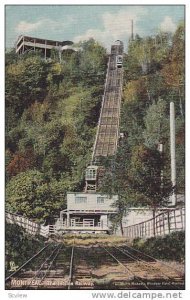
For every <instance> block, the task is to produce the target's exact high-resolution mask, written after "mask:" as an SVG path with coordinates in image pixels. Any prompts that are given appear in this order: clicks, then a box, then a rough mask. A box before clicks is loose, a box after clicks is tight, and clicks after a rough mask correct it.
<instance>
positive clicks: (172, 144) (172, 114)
mask: <svg viewBox="0 0 190 300" xmlns="http://www.w3.org/2000/svg"><path fill="white" fill-rule="evenodd" d="M170 154H171V182H172V187H173V192H172V197H171V198H172V204H173V205H175V206H176V204H177V197H176V155H175V107H174V103H173V102H170Z"/></svg>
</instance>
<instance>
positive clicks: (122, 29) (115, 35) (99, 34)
mask: <svg viewBox="0 0 190 300" xmlns="http://www.w3.org/2000/svg"><path fill="white" fill-rule="evenodd" d="M146 13H147V11H146V9H145V8H143V7H138V9H137V8H135V7H133V8H130V9H129V8H128V9H127V10H120V11H118V12H117V13H108V12H107V13H104V14H103V15H102V22H103V30H100V29H88V30H87V31H86V32H85V33H84V34H82V35H79V36H76V37H75V38H74V42H79V41H82V40H86V39H89V38H94V39H96V40H97V41H99V42H101V43H102V44H104V45H105V46H107V47H109V46H110V45H111V44H112V43H113V42H114V41H115V40H117V39H120V40H124V41H125V40H128V38H129V37H130V35H131V20H133V23H134V29H135V32H137V31H138V28H137V25H136V23H137V21H138V20H139V19H140V18H141V17H142V16H145V15H146Z"/></svg>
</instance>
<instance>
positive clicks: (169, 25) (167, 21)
mask: <svg viewBox="0 0 190 300" xmlns="http://www.w3.org/2000/svg"><path fill="white" fill-rule="evenodd" d="M176 27H177V26H176V24H175V23H174V22H173V20H172V18H171V17H169V16H166V17H165V18H164V20H163V22H162V23H161V24H160V29H161V30H162V31H169V32H174V31H175V30H176Z"/></svg>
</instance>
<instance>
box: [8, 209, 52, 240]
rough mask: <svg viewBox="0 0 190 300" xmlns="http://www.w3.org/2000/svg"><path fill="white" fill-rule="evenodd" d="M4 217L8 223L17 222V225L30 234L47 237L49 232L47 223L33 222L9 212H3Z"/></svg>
mask: <svg viewBox="0 0 190 300" xmlns="http://www.w3.org/2000/svg"><path fill="white" fill-rule="evenodd" d="M5 219H6V222H7V223H8V224H17V225H18V226H20V227H22V228H24V229H25V230H26V232H27V233H29V234H32V235H38V234H39V235H42V236H44V237H48V235H49V233H50V229H49V225H47V226H44V225H41V224H38V223H36V222H33V221H31V220H29V219H27V218H25V217H23V216H19V215H16V214H13V213H10V212H6V213H5Z"/></svg>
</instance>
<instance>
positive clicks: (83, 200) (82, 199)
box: [75, 197, 87, 204]
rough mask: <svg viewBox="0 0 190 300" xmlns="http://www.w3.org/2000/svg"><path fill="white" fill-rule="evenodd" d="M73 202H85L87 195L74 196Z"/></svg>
mask: <svg viewBox="0 0 190 300" xmlns="http://www.w3.org/2000/svg"><path fill="white" fill-rule="evenodd" d="M75 203H78V204H79V203H87V197H75Z"/></svg>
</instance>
